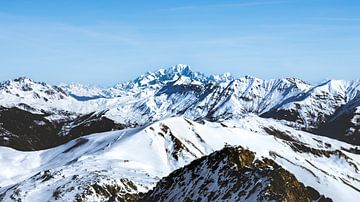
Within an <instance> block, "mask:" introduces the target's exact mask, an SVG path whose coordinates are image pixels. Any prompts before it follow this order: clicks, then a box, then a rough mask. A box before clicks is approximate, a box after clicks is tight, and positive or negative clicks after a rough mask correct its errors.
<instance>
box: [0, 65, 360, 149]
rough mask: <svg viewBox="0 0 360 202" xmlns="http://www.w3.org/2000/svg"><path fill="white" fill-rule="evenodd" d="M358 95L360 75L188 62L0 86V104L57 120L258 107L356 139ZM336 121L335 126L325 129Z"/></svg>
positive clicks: (232, 112)
mask: <svg viewBox="0 0 360 202" xmlns="http://www.w3.org/2000/svg"><path fill="white" fill-rule="evenodd" d="M359 99H360V81H342V80H331V81H326V82H323V83H321V84H319V85H310V84H308V83H306V82H304V81H301V80H299V79H294V78H287V79H274V80H261V79H258V78H254V77H249V76H246V77H243V78H239V79H234V78H233V77H232V76H231V75H230V74H228V73H226V74H223V75H211V76H206V75H204V74H202V73H198V72H194V71H192V70H191V69H190V67H189V66H186V65H177V66H175V67H171V68H169V69H160V70H158V71H155V72H148V73H146V74H144V75H141V76H139V77H138V78H136V79H134V80H133V81H129V82H125V83H121V84H118V85H115V86H113V87H110V88H99V87H93V86H85V85H80V84H70V85H65V84H62V85H60V86H51V85H48V84H45V83H39V82H34V81H32V80H30V79H28V78H19V79H15V80H10V81H6V82H3V83H2V84H1V85H0V106H3V107H7V108H11V107H17V108H20V109H23V110H25V111H28V112H31V113H35V114H43V115H45V117H44V118H46V119H47V120H49V121H51V122H52V123H53V122H58V121H59V120H64V119H67V120H68V119H69V116H70V117H79V116H83V115H87V114H90V113H103V116H104V117H106V118H107V119H110V120H112V121H114V122H115V123H118V124H122V125H126V126H138V125H146V124H148V123H152V122H154V121H157V120H161V119H164V118H167V117H174V116H184V117H187V118H189V119H192V120H196V119H207V120H220V119H228V118H233V117H242V116H244V115H246V114H249V113H254V114H257V115H260V116H262V117H265V118H275V119H279V120H284V123H285V124H287V125H291V126H293V127H296V128H299V129H303V130H306V131H310V132H313V133H316V134H320V135H324V136H328V137H333V138H336V139H339V140H343V141H347V142H349V143H352V144H357V145H360V138H359V137H360V130H359V119H358V116H359V115H358V111H359V103H360V100H359ZM71 120H72V119H71ZM334 125H335V128H336V129H335V130H330V131H329V130H326V129H327V128H329V126H330V127H334ZM344 126H345V127H344Z"/></svg>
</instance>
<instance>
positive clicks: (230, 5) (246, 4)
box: [163, 0, 288, 11]
mask: <svg viewBox="0 0 360 202" xmlns="http://www.w3.org/2000/svg"><path fill="white" fill-rule="evenodd" d="M287 2H288V1H281V0H279V1H271V0H268V1H252V2H241V3H224V4H207V5H189V6H179V7H172V8H166V9H163V10H167V11H185V10H196V9H213V8H239V7H253V6H265V5H274V4H282V3H287Z"/></svg>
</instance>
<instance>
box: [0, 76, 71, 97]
mask: <svg viewBox="0 0 360 202" xmlns="http://www.w3.org/2000/svg"><path fill="white" fill-rule="evenodd" d="M6 95H9V96H10V97H17V98H18V99H27V98H30V99H42V100H45V101H48V100H51V99H55V100H59V99H64V98H65V97H66V96H67V94H66V92H65V91H64V90H63V89H61V88H60V87H57V86H51V85H49V84H46V83H44V82H35V81H32V80H31V79H29V78H27V77H20V78H17V79H14V80H8V81H5V82H3V83H1V84H0V96H3V97H4V99H5V100H2V101H3V102H4V101H5V102H6V98H10V97H5V96H6Z"/></svg>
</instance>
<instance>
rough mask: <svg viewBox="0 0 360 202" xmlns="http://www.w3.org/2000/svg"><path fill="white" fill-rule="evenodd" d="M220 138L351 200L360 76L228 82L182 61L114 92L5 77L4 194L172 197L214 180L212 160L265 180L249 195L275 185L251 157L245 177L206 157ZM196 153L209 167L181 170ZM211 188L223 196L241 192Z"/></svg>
mask: <svg viewBox="0 0 360 202" xmlns="http://www.w3.org/2000/svg"><path fill="white" fill-rule="evenodd" d="M335 139H337V140H335ZM338 140H340V141H338ZM345 142H346V143H345ZM225 145H231V146H235V147H237V146H242V147H243V148H247V149H248V150H250V151H251V152H254V158H255V159H254V161H253V162H250V163H255V162H267V163H268V161H273V163H272V164H273V165H276V166H275V167H276V168H279V169H280V168H281V169H282V170H281V172H282V173H286V174H285V175H284V176H287V177H288V179H291V180H290V181H291V182H292V183H295V184H296V185H297V188H298V189H299V190H302V191H303V193H304V194H305V195H307V194H310V193H313V194H314V193H317V194H315V195H316V196H318V197H320V195H323V196H325V197H329V198H331V199H332V200H334V201H356V200H354V199H357V198H359V197H360V176H359V175H360V174H359V173H360V171H359V166H360V156H359V155H360V150H359V147H358V146H357V145H360V81H342V80H330V81H326V82H323V83H321V84H319V85H311V84H308V83H306V82H304V81H302V80H299V79H295V78H286V79H273V80H262V79H258V78H254V77H250V76H245V77H242V78H237V79H235V78H233V77H232V76H231V75H230V74H229V73H225V74H222V75H210V76H208V75H205V74H202V73H199V72H194V71H193V70H191V69H190V67H189V66H187V65H177V66H175V67H171V68H168V69H159V70H157V71H155V72H148V73H146V74H144V75H141V76H139V77H138V78H136V79H134V80H132V81H128V82H124V83H120V84H117V85H115V86H113V87H109V88H101V87H94V86H86V85H80V84H69V85H67V84H61V85H59V86H56V85H49V84H46V83H41V82H36V81H32V80H31V79H28V78H25V77H22V78H19V79H14V80H9V81H5V82H2V83H1V84H0V168H1V169H2V172H1V173H0V201H17V200H21V201H74V200H76V201H104V200H110V201H113V200H142V198H139V197H141V196H143V195H144V193H146V192H148V191H150V190H151V189H153V188H154V187H156V188H155V190H154V191H153V192H149V193H148V194H146V195H145V196H148V197H150V196H151V197H154V196H158V195H159V193H160V194H163V193H167V194H170V195H172V194H174V195H176V196H179V195H181V194H182V193H183V192H184V191H186V190H188V189H189V186H190V185H188V184H187V183H190V182H191V183H195V181H194V180H197V181H196V182H200V181H198V180H203V178H202V177H204V176H201V175H200V176H198V175H199V174H201V173H203V172H206V173H209V175H208V176H207V177H208V178H207V179H208V180H211V179H213V178H212V177H216V176H215V175H214V176H213V175H211V176H210V174H211V172H210V170H213V169H211V167H214V165H217V166H218V165H219V164H217V163H220V164H221V165H223V166H225V167H224V169H225V168H226V169H225V170H224V169H222V170H221V172H222V174H224V175H227V174H229V175H231V176H232V175H236V176H240V178H241V180H244V179H248V180H253V182H254V180H255V179H257V180H259V179H260V178H259V176H261V179H266V180H265V181H266V182H265V181H264V183H262V184H261V186H260V184H259V186H260V187H257V186H256V187H248V188H246V189H244V190H245V191H246V190H249V189H250V188H254V189H257V188H259V189H257V190H258V191H261V190H262V191H263V192H264V193H265V192H268V190H270V189H268V188H267V186H272V184H271V183H272V182H273V183H278V182H279V181H277V179H274V178H273V177H272V176H274V175H276V174H275V173H276V172H277V171H279V170H276V169H275V170H274V169H272V167H271V166H267V167H266V169H265V170H266V171H267V172H265V174H264V173H262V172H261V170H259V168H258V167H257V166H258V164H257V165H255V164H254V165H253V164H249V166H247V167H251V168H252V169H253V170H252V171H251V172H253V173H255V174H254V176H252V177H250V178H246V176H247V174H246V173H240V174H239V173H236V172H235V171H233V170H229V169H230V167H231V169H234V168H233V166H231V165H232V164H231V162H230V163H229V162H228V161H226V159H218V160H219V161H217V162H212V161H211V162H209V158H212V156H217V155H218V154H219V152H216V151H218V150H221V149H222V148H223V147H224V146H225ZM19 150H25V151H27V152H24V151H19ZM221 153H224V152H223V151H222V152H220V154H221ZM225 154H226V155H227V152H225ZM202 157H203V158H202ZM199 158H202V159H203V160H204V159H205V161H204V164H202V163H200V164H199V162H198V163H197V164H190V165H189V166H190V167H188V166H187V167H185V168H184V169H185V170H186V169H187V170H186V172H185V173H184V172H183V171H184V169H183V170H182V169H181V168H182V167H183V166H186V165H188V164H189V163H191V162H193V161H194V160H196V159H199ZM206 159H207V160H206ZM213 163H215V164H213ZM191 165H193V166H191ZM194 165H196V166H194ZM217 166H215V167H217ZM215 167H214V168H215ZM177 169H180V171H176V172H177V174H176V175H175V174H171V175H170V176H169V177H168V178H164V179H165V182H166V179H167V180H172V179H173V178H171V177H176V179H184V180H183V182H182V184H181V186H179V187H177V186H176V185H174V186H175V187H174V186H173V185H171V183H170V184H169V183H167V185H169V186H170V185H171V187H172V188H171V189H170V188H169V189H164V187H163V186H162V185H161V183H160V184H158V186H156V185H157V183H158V182H159V181H160V180H161V178H163V177H166V176H168V175H169V174H170V173H172V172H173V171H175V170H177ZM209 169H210V170H209ZM261 169H263V168H261ZM283 170H284V171H283ZM213 171H216V169H215V170H213ZM218 171H219V172H220V170H217V171H216V172H218ZM176 172H175V173H176ZM186 173H193V176H194V177H193V178H191V179H188V177H187V176H188V174H186ZM262 174H264V176H263V175H262ZM195 176H197V177H195ZM256 176H257V177H258V178H256ZM291 176H292V177H291ZM244 177H245V178H244ZM254 177H255V178H254ZM232 179H233V180H235V181H234V183H235V182H236V180H239V179H238V178H232ZM241 180H240V181H238V183H240V182H242V181H241ZM162 182H164V181H162ZM208 184H209V186H210V185H211V186H218V187H219V189H221V190H222V191H221V193H227V192H228V191H230V190H232V189H235V188H239V186H235V187H234V186H230V187H229V186H221V185H219V184H213V182H209V183H208ZM195 185H196V183H195V184H194V186H195ZM253 185H254V186H255V185H256V183H255V182H254V184H253ZM307 187H311V188H307ZM194 190H195V189H194ZM194 190H193V191H194ZM206 190H208V189H204V190H203V191H204V193H205V191H206ZM226 191H227V192H226ZM263 192H261V193H263ZM234 193H238V192H234ZM247 193H248V192H247ZM254 193H255V192H254ZM256 193H257V192H256ZM258 193H260V192H258ZM272 194H275V192H274V193H272ZM305 195H303V196H305ZM145 196H144V197H145ZM269 196H270V195H269ZM280 196H283V195H281V194H280V195H279V197H280ZM294 196H295V195H294ZM222 197H223V196H222ZM264 197H265V195H264ZM309 197H310V195H309ZM311 197H312V196H311ZM143 199H144V200H145V198H143ZM148 199H149V198H148ZM163 199H164V200H168V199H171V198H163ZM192 199H194V198H192ZM214 199H215V198H214ZM216 199H219V198H216ZM238 199H242V198H241V197H239V198H238ZM268 199H269V198H266V197H265V199H264V200H268ZM276 199H278V200H280V199H283V198H281V197H280V198H276ZM312 199H313V200H315V198H314V197H313V198H312ZM323 199H325V198H323ZM284 200H285V199H284Z"/></svg>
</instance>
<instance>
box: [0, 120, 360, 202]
mask: <svg viewBox="0 0 360 202" xmlns="http://www.w3.org/2000/svg"><path fill="white" fill-rule="evenodd" d="M225 145H241V146H243V147H245V148H248V149H249V150H251V151H254V152H255V157H256V159H259V160H261V159H264V158H268V159H272V160H274V161H275V162H276V163H277V164H279V165H281V166H282V167H284V168H285V169H286V170H288V171H289V172H290V173H292V174H294V176H295V177H296V178H297V179H298V180H299V181H300V182H302V183H303V184H304V185H305V186H311V187H313V188H314V189H316V190H317V191H318V192H320V193H321V194H324V195H325V196H327V197H330V198H332V199H333V200H335V201H352V200H354V199H356V198H358V197H359V196H360V192H359V189H358V188H359V187H360V182H359V181H358V179H360V174H359V170H358V168H359V166H360V158H359V154H356V151H357V152H358V150H354V149H355V148H354V146H352V145H349V144H346V143H342V142H339V141H336V140H332V139H329V138H325V137H319V136H316V135H312V134H310V133H307V132H302V131H297V130H295V129H292V128H291V127H287V126H284V125H282V124H281V123H279V122H277V121H274V120H267V119H263V118H258V117H256V116H250V117H247V118H244V119H241V120H227V121H223V122H207V121H205V122H204V123H196V122H193V121H191V120H188V119H184V118H170V119H166V120H163V121H159V122H155V123H153V124H151V125H148V126H146V127H140V128H136V129H127V130H120V131H115V132H107V133H99V134H93V135H90V136H86V137H80V138H78V139H75V140H73V141H71V142H69V143H66V144H64V145H61V146H58V147H55V148H52V149H48V150H42V151H33V152H20V151H16V150H13V149H10V148H6V147H2V148H0V167H1V168H2V172H1V173H0V182H1V184H0V187H1V188H0V196H1V198H2V200H4V201H11V199H14V200H17V199H22V200H25V201H49V200H50V201H52V200H54V201H56V200H58V201H62V200H63V199H66V200H70V201H72V200H75V199H79V200H85V201H94V200H95V201H103V200H108V199H109V198H111V197H112V198H117V199H119V200H120V199H124V198H128V199H131V198H134V199H136V198H137V197H138V194H139V192H146V191H148V190H150V189H151V188H153V187H154V186H155V185H156V183H157V182H158V181H159V180H160V179H161V178H162V177H165V176H167V175H168V174H169V173H170V172H172V171H174V170H176V169H178V168H180V167H182V166H184V165H186V164H188V163H190V162H191V161H193V160H195V159H198V158H200V157H202V156H205V155H208V154H211V153H213V152H214V151H216V150H220V149H221V148H223V147H224V146H225ZM140 148H141V149H140Z"/></svg>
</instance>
